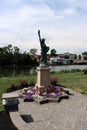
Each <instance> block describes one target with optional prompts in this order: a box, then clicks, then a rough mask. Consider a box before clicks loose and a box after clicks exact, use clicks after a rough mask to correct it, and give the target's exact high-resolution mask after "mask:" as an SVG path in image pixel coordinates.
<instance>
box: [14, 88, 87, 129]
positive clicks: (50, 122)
mask: <svg viewBox="0 0 87 130" xmlns="http://www.w3.org/2000/svg"><path fill="white" fill-rule="evenodd" d="M69 97H70V98H69V100H61V102H60V103H46V104H42V105H38V104H36V103H34V102H23V99H19V101H20V104H19V115H30V116H31V117H32V120H33V122H30V123H25V124H24V125H21V127H20V128H18V129H19V130H25V129H26V130H28V129H30V130H87V96H84V95H82V94H80V93H78V92H75V91H73V90H69ZM15 119H16V118H15ZM16 120H17V119H16Z"/></svg>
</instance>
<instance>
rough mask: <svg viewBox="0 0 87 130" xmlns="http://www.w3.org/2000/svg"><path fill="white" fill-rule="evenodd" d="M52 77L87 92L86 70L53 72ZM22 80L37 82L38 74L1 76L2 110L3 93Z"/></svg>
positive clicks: (0, 107) (64, 84)
mask: <svg viewBox="0 0 87 130" xmlns="http://www.w3.org/2000/svg"><path fill="white" fill-rule="evenodd" d="M51 77H55V78H57V79H58V84H61V85H63V86H65V87H67V88H71V89H74V90H76V91H79V92H80V93H82V94H87V75H85V74H84V72H82V71H80V72H68V73H65V72H57V73H52V74H51ZM21 80H26V81H27V82H28V83H36V74H34V75H30V76H17V77H1V78H0V111H2V110H3V106H2V99H1V97H2V93H4V92H6V90H7V89H8V88H9V87H10V86H11V84H12V83H15V85H16V86H18V85H20V81H21Z"/></svg>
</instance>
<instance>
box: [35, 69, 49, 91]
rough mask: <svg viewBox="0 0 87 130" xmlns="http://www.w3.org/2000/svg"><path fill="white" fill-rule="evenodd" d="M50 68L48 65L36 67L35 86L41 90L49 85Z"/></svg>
mask: <svg viewBox="0 0 87 130" xmlns="http://www.w3.org/2000/svg"><path fill="white" fill-rule="evenodd" d="M50 83H51V82H50V68H49V67H38V68H37V83H36V86H38V88H39V89H40V91H41V92H43V91H44V90H45V88H46V87H48V86H49V85H50Z"/></svg>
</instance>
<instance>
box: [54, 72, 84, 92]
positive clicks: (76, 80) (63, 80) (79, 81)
mask: <svg viewBox="0 0 87 130" xmlns="http://www.w3.org/2000/svg"><path fill="white" fill-rule="evenodd" d="M52 77H57V78H58V83H59V84H61V85H63V86H65V87H67V88H71V89H73V90H76V91H79V92H80V93H82V94H87V75H85V74H84V72H82V71H80V72H68V73H64V72H61V73H55V74H53V75H52Z"/></svg>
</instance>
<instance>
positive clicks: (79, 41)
mask: <svg viewBox="0 0 87 130" xmlns="http://www.w3.org/2000/svg"><path fill="white" fill-rule="evenodd" d="M38 29H40V30H41V36H42V38H45V39H46V45H47V46H49V47H50V50H51V49H56V51H57V52H58V53H64V52H71V53H81V52H84V51H87V0H0V47H3V46H6V45H8V44H12V45H13V46H18V47H19V48H21V50H22V51H29V50H30V49H31V48H37V49H38V53H39V52H40V44H39V40H38V35H37V31H38Z"/></svg>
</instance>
